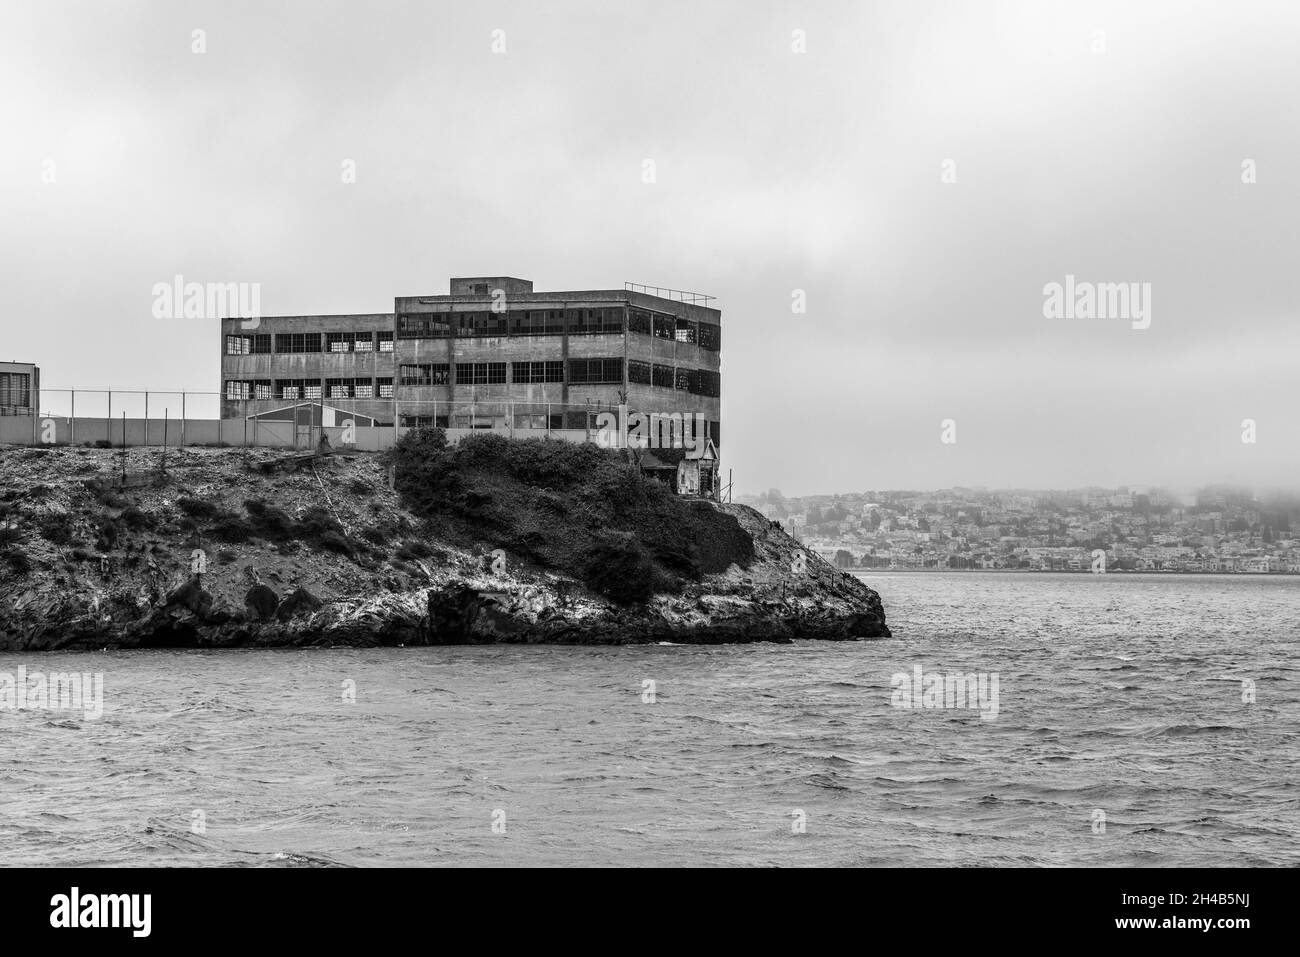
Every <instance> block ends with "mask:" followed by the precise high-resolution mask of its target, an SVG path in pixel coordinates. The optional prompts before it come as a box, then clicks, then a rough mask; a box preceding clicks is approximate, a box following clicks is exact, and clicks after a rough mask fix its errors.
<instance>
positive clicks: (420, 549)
mask: <svg viewBox="0 0 1300 957" xmlns="http://www.w3.org/2000/svg"><path fill="white" fill-rule="evenodd" d="M431 555H433V549H432V548H430V547H429V546H428V544H426V543H425V542H422V541H420V540H419V539H418V538H415V539H412V540H411V541H409V542H403V543H402V546H401V547H400V548H399V549H398V550H397V557H398V558H400V559H403V560H404V561H410V560H411V559H414V558H429V557H430V556H431Z"/></svg>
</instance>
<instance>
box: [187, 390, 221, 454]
mask: <svg viewBox="0 0 1300 957" xmlns="http://www.w3.org/2000/svg"><path fill="white" fill-rule="evenodd" d="M220 423H221V419H220V418H218V419H217V429H218V431H220V429H221V424H220ZM220 438H221V436H220V435H218V436H217V439H218V440H220ZM181 448H185V393H184V392H182V393H181Z"/></svg>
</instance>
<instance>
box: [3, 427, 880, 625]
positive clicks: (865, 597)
mask: <svg viewBox="0 0 1300 957" xmlns="http://www.w3.org/2000/svg"><path fill="white" fill-rule="evenodd" d="M552 444H558V443H547V446H541V447H539V448H541V449H542V450H543V451H545V450H546V448H547V447H548V446H549V445H552ZM502 448H503V447H501V446H499V445H497V446H493V449H494V454H497V455H514V451H513V447H511V449H509V450H506V451H504V452H503V451H502ZM471 453H472V449H471V450H470V451H467V452H466V453H465V454H464V455H462V460H463V461H462V460H457V462H456V463H455V464H456V467H458V468H461V467H463V469H462V472H461V473H460V474H459V475H458V476H453V478H456V481H455V482H452V483H450V484H448V483H447V482H446V481H444V480H445V479H446V475H445V474H444V472H438V473H437V480H438V482H439V483H442V484H444V485H447V488H446V489H442V488H441V487H440V494H442V492H445V493H446V498H445V501H444V500H442V499H439V500H438V501H434V502H430V501H427V500H422V499H421V495H422V493H423V492H425V491H426V490H427V488H428V487H429V485H430V481H431V480H430V479H429V478H428V477H427V476H425V475H423V474H421V473H419V472H418V471H415V472H411V471H409V468H408V471H406V472H399V470H401V469H403V468H404V467H407V466H409V463H407V465H406V466H404V464H403V462H402V461H400V460H399V461H398V462H397V463H396V464H394V461H393V458H392V457H391V456H390V457H388V458H382V457H380V456H376V455H368V454H336V455H332V456H329V457H327V458H324V459H318V460H314V461H309V462H307V461H305V462H302V463H289V467H285V465H284V463H282V462H278V461H277V460H278V456H277V455H276V453H273V452H271V451H268V450H255V449H254V450H242V449H241V450H236V449H186V450H183V451H176V450H170V451H169V452H168V453H167V458H166V461H165V462H163V460H162V459H161V455H160V453H159V451H158V450H153V451H148V450H129V451H127V452H125V453H123V452H122V451H120V450H107V449H82V448H51V449H30V450H29V449H4V450H0V650H10V651H14V650H29V649H30V650H36V649H58V648H73V649H78V648H102V647H106V646H107V647H239V646H279V645H290V646H292V645H357V646H365V645H429V644H460V643H481V642H528V643H557V644H558V643H568V644H624V643H637V642H680V643H723V642H749V641H789V640H792V639H795V638H822V639H832V640H845V639H865V638H879V637H888V636H889V629H888V628H887V627H886V625H885V616H884V611H883V609H882V607H881V603H880V598H879V596H878V595H877V594H876V593H875V592H874V591H872V590H871V589H869V588H867V587H866V586H865V585H863V584H862V583H861V582H859V581H858V580H856V579H854V578H852V577H851V576H847V575H843V574H841V573H840V572H838V571H837V570H835V569H833V568H831V567H830V566H829V565H827V564H826V563H825V562H823V561H822V560H821V559H820V558H817V557H816V556H814V555H811V554H805V553H803V552H802V550H801V548H800V546H799V544H798V543H797V542H795V541H794V540H793V539H791V538H790V537H789V536H787V535H786V534H785V533H784V532H783V531H781V530H780V529H779V528H776V527H774V526H772V525H771V524H770V523H768V522H767V520H766V519H765V518H764V517H763V516H762V515H760V514H759V513H757V512H755V511H753V510H752V509H749V508H746V507H744V506H730V505H717V504H712V503H694V504H687V503H679V502H664V501H661V500H660V497H658V493H654V494H650V495H648V496H647V493H646V492H645V490H644V489H643V490H641V491H637V489H638V488H639V487H640V486H638V485H637V484H636V483H638V482H640V479H639V477H637V476H635V475H633V476H632V477H630V478H629V477H627V476H625V475H624V474H623V473H622V472H617V471H615V472H611V473H609V474H612V475H614V476H615V478H616V480H617V481H618V482H619V483H621V484H620V486H619V491H618V494H619V495H622V496H623V498H622V499H618V501H621V502H622V503H623V504H621V505H619V506H618V508H617V509H614V510H612V511H602V509H604V508H605V506H604V505H603V503H604V501H605V500H606V498H607V497H609V495H610V494H611V493H610V492H609V490H608V489H607V488H603V487H602V488H597V489H595V490H594V491H593V490H592V489H591V488H589V487H588V486H589V485H590V483H591V481H592V480H591V479H590V478H589V477H587V476H588V475H590V474H592V473H593V470H592V469H591V467H590V465H589V464H588V465H587V466H584V468H583V469H578V470H576V471H575V474H574V475H572V476H570V477H569V478H568V479H567V480H566V481H567V482H568V484H567V485H562V486H561V485H557V484H556V483H555V482H550V481H549V480H547V481H542V480H540V479H536V478H530V477H529V476H528V475H523V476H522V477H521V476H519V475H514V476H512V477H506V478H502V476H501V475H500V470H499V469H498V470H495V471H494V465H493V463H492V462H490V461H487V460H485V459H484V458H483V452H482V450H480V451H479V452H478V453H476V454H477V458H473V457H472V456H471ZM563 454H564V455H565V456H570V457H571V455H570V453H568V452H563ZM581 454H582V455H599V454H601V453H598V452H590V453H588V452H583V453H581ZM512 461H513V460H512ZM294 465H297V466H299V467H297V468H293V467H292V466H294ZM471 466H472V467H473V468H471ZM447 467H448V466H446V465H445V464H443V465H439V466H438V468H441V469H444V471H445V469H446V468H447ZM604 468H605V466H604V465H603V464H602V465H601V467H600V469H596V470H595V471H596V472H600V474H602V475H605V473H604V472H603V471H601V470H602V469H604ZM609 468H611V469H615V470H617V469H618V468H622V466H617V465H613V466H610V467H609ZM629 471H631V470H630V468H629ZM605 478H606V479H608V478H609V476H608V475H605ZM404 481H405V485H404V484H403V482H404ZM629 483H631V484H629ZM394 486H395V487H394ZM624 486H626V487H627V488H632V490H633V491H632V492H627V491H626V489H625V488H624ZM575 489H578V490H580V491H581V492H582V495H578V494H576V493H575V491H574V490H575ZM651 491H652V492H653V490H651ZM638 496H640V497H638ZM615 498H616V499H617V496H615ZM643 501H644V502H657V503H659V504H658V505H657V506H655V507H657V508H661V509H662V508H663V507H664V506H665V505H667V506H671V508H672V509H674V510H676V511H673V512H672V513H671V515H672V516H679V517H681V521H680V522H679V523H678V524H681V525H683V527H684V528H685V529H686V531H685V532H681V531H674V532H673V533H672V535H674V536H676V537H672V536H669V538H668V539H665V537H664V536H665V534H666V533H665V532H664V530H663V529H662V528H659V527H658V526H662V525H664V524H665V523H666V522H667V520H666V519H664V517H663V515H664V513H662V512H655V513H652V512H650V511H649V510H650V509H651V505H650V504H645V505H642V504H640V503H642V502H643ZM683 509H688V511H682V510H683ZM508 516H524V517H525V518H528V517H529V516H531V517H532V518H531V519H530V520H531V521H533V524H532V525H529V524H527V523H526V522H524V523H522V524H521V522H520V521H517V520H516V519H515V518H513V517H511V518H507V517H508ZM638 522H639V523H641V524H640V525H638V524H637V523H638ZM642 527H644V528H645V529H646V531H644V532H642V533H638V532H637V531H636V529H638V528H642ZM618 529H624V531H618ZM627 529H632V530H631V531H627ZM618 535H621V536H623V538H622V539H618V538H615V539H613V545H611V544H610V542H609V537H610V536H618ZM706 537H707V538H716V539H717V541H700V540H699V539H702V538H706ZM641 539H644V541H645V542H648V543H649V545H650V546H651V547H650V548H649V549H648V551H647V549H646V548H644V547H643V544H642V541H641ZM665 541H666V542H667V544H665ZM555 542H562V543H568V544H567V546H566V547H567V548H568V551H564V550H557V547H556V546H555V545H554V543H555ZM593 543H594V544H593ZM599 548H605V549H613V551H611V552H609V554H610V556H611V557H610V558H609V560H608V561H606V560H605V559H604V558H603V555H604V554H605V553H599V555H597V553H596V552H593V549H599ZM620 549H621V551H620ZM637 552H645V554H646V556H648V557H642V558H641V559H639V561H640V562H641V564H636V562H635V561H633V560H632V559H628V561H630V562H632V563H631V564H627V565H626V570H627V574H628V575H633V576H635V575H644V576H646V582H645V588H644V589H643V590H638V589H632V590H631V591H630V592H628V590H627V589H625V588H617V587H613V586H611V585H609V579H610V577H611V572H610V569H611V568H612V569H613V570H614V571H615V572H618V573H619V574H621V573H622V572H623V569H624V567H625V566H624V565H622V564H619V563H620V562H622V561H623V559H624V558H625V557H626V555H625V553H626V554H632V555H633V557H634V558H635V553H637ZM584 555H585V556H587V558H586V561H587V565H585V566H583V565H581V560H582V558H583V556H584ZM593 556H595V557H596V559H598V560H593ZM682 556H686V557H684V558H683V557H682ZM607 566H608V567H607ZM579 568H586V569H587V570H586V571H585V572H582V571H578V570H575V569H579ZM615 577H616V576H615ZM633 584H637V583H633ZM625 592H626V593H625ZM629 594H633V595H635V596H636V597H631V598H629V597H628V595H629Z"/></svg>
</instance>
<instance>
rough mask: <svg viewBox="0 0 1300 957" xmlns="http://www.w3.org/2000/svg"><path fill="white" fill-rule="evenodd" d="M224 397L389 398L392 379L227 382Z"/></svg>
mask: <svg viewBox="0 0 1300 957" xmlns="http://www.w3.org/2000/svg"><path fill="white" fill-rule="evenodd" d="M226 398H227V399H230V400H232V401H238V400H241V399H261V400H268V399H289V400H296V399H391V398H393V380H392V377H391V376H389V377H386V378H378V379H324V380H321V379H274V380H272V379H246V380H233V379H232V380H228V381H227V382H226Z"/></svg>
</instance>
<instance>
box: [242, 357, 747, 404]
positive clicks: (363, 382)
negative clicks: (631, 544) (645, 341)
mask: <svg viewBox="0 0 1300 957" xmlns="http://www.w3.org/2000/svg"><path fill="white" fill-rule="evenodd" d="M507 365H508V366H509V367H510V369H509V379H507V378H506V372H507V370H506V367H507ZM454 378H455V384H456V385H506V384H507V383H514V384H516V385H525V384H529V385H531V384H536V383H547V382H557V383H562V382H564V381H565V378H564V363H563V362H556V361H544V362H510V363H505V362H462V363H458V364H457V365H456V371H455V377H454ZM452 379H453V376H452V369H451V365H450V364H449V363H446V362H426V363H420V364H415V365H402V366H401V367H400V368H399V369H398V376H397V381H398V383H399V384H400V385H404V386H435V385H450V384H451V382H452ZM568 381H569V384H570V385H622V384H623V360H622V359H570V360H569V378H568ZM627 381H628V382H629V383H632V384H635V385H652V386H659V387H661V388H665V389H676V390H678V391H680V392H689V393H691V394H692V395H702V396H708V397H712V398H717V397H718V396H719V395H720V394H721V389H722V376H721V375H720V374H719V373H717V372H712V371H710V370H708V369H685V368H674V367H673V366H662V365H652V364H651V363H649V362H639V361H637V360H631V361H629V362H628V364H627ZM322 397H324V398H330V399H391V398H393V379H392V378H391V377H387V378H376V379H324V380H321V379H274V380H272V379H247V380H233V379H232V380H230V381H227V382H226V398H227V399H233V400H239V399H320V398H322Z"/></svg>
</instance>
